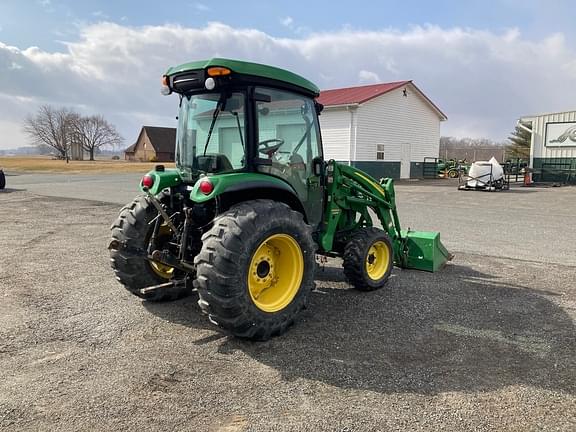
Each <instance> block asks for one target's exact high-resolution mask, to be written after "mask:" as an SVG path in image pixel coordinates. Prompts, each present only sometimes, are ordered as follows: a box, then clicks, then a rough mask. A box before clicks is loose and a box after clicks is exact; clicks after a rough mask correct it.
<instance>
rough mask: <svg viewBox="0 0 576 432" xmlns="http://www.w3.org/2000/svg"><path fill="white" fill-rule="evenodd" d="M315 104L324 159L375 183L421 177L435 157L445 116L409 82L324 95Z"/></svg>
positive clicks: (353, 88) (341, 90) (355, 88)
mask: <svg viewBox="0 0 576 432" xmlns="http://www.w3.org/2000/svg"><path fill="white" fill-rule="evenodd" d="M318 102H320V103H321V104H323V105H324V111H322V115H321V116H320V126H321V130H322V141H323V145H324V158H325V159H327V160H328V159H334V160H336V161H338V162H343V163H347V164H350V165H352V166H355V167H357V168H359V169H361V170H363V171H366V172H367V173H368V174H370V175H372V176H374V177H375V178H377V179H378V178H381V177H392V178H411V177H422V175H423V162H424V158H425V157H433V158H437V157H438V151H439V145H440V122H442V121H445V120H447V117H446V115H445V114H444V113H443V112H442V111H440V109H439V108H438V107H437V106H436V105H435V104H434V103H433V102H432V101H431V100H430V99H429V98H428V97H427V96H426V95H425V94H424V93H422V91H420V89H418V87H416V86H415V85H414V83H412V81H399V82H392V83H382V84H374V85H366V86H360V87H349V88H340V89H334V90H324V91H322V92H321V93H320V96H319V98H318Z"/></svg>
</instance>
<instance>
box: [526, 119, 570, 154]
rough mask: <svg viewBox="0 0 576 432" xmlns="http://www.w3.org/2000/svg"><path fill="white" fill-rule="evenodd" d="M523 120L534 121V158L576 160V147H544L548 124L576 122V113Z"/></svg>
mask: <svg viewBox="0 0 576 432" xmlns="http://www.w3.org/2000/svg"><path fill="white" fill-rule="evenodd" d="M523 119H524V120H528V121H532V134H533V136H532V145H533V149H532V157H533V158H576V145H575V146H570V147H568V146H565V147H546V146H545V145H544V140H545V134H546V123H563V122H576V111H568V112H563V113H555V114H545V115H541V116H538V117H524V118H523Z"/></svg>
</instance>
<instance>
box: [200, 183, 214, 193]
mask: <svg viewBox="0 0 576 432" xmlns="http://www.w3.org/2000/svg"><path fill="white" fill-rule="evenodd" d="M198 189H200V192H202V193H203V194H204V195H210V194H211V193H212V191H213V190H214V185H213V184H212V182H211V181H210V180H201V181H200V185H198Z"/></svg>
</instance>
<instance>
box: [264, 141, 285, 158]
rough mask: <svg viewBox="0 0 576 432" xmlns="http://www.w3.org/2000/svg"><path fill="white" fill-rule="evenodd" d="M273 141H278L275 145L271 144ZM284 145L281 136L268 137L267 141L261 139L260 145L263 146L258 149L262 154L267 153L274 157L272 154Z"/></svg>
mask: <svg viewBox="0 0 576 432" xmlns="http://www.w3.org/2000/svg"><path fill="white" fill-rule="evenodd" d="M272 143H276V144H273V145H269V144H272ZM283 145H284V140H283V139H280V138H272V139H268V140H265V141H260V142H259V143H258V146H263V147H262V148H261V149H258V151H259V152H260V153H262V154H265V155H267V156H268V157H269V158H271V157H272V155H273V154H274V153H276V152H277V151H278V149H279V148H280V147H282V146H283Z"/></svg>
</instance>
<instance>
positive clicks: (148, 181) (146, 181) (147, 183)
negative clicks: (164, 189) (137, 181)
mask: <svg viewBox="0 0 576 432" xmlns="http://www.w3.org/2000/svg"><path fill="white" fill-rule="evenodd" d="M142 186H144V187H147V188H148V189H150V188H151V187H152V186H154V177H152V176H151V175H148V174H146V175H145V176H144V177H142Z"/></svg>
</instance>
